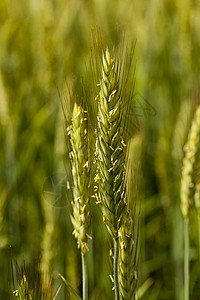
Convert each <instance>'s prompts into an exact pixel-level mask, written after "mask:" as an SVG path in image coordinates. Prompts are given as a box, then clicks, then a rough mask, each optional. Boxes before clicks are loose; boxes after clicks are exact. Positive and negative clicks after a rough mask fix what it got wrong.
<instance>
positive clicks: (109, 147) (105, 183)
mask: <svg viewBox="0 0 200 300" xmlns="http://www.w3.org/2000/svg"><path fill="white" fill-rule="evenodd" d="M121 105H122V102H121V99H120V93H119V85H118V74H117V64H116V63H115V61H114V59H112V58H111V56H110V53H109V51H108V49H107V50H106V52H105V55H103V64H102V80H101V82H100V93H99V97H98V117H97V120H98V127H97V141H96V162H97V175H96V178H95V181H96V183H97V184H98V185H97V189H98V191H97V193H96V198H97V203H101V204H102V205H101V206H102V210H103V221H104V223H105V224H106V225H107V228H108V230H109V232H110V234H111V236H112V237H113V238H117V237H118V230H119V228H120V226H121V224H122V220H123V214H124V211H125V206H126V203H125V200H126V199H125V198H126V192H125V186H126V184H125V158H126V145H125V143H124V141H123V138H122V126H121V121H122V115H121Z"/></svg>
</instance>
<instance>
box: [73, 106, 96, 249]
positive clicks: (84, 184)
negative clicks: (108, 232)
mask: <svg viewBox="0 0 200 300" xmlns="http://www.w3.org/2000/svg"><path fill="white" fill-rule="evenodd" d="M68 134H69V136H70V144H71V150H72V151H71V152H70V160H71V167H72V176H73V201H72V207H73V215H71V220H72V223H73V226H74V232H73V234H74V235H75V237H76V238H77V243H78V247H79V248H81V253H82V254H85V253H86V252H87V251H88V243H87V242H88V238H89V237H90V236H89V234H90V224H91V214H90V196H89V166H88V135H87V112H86V111H84V109H83V108H82V107H81V106H78V105H77V104H76V103H75V104H74V109H73V113H72V121H71V126H70V127H68Z"/></svg>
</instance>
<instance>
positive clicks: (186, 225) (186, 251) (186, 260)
mask: <svg viewBox="0 0 200 300" xmlns="http://www.w3.org/2000/svg"><path fill="white" fill-rule="evenodd" d="M184 240H185V247H184V294H185V300H189V220H188V219H187V218H185V219H184Z"/></svg>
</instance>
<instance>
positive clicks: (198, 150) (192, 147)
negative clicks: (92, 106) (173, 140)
mask: <svg viewBox="0 0 200 300" xmlns="http://www.w3.org/2000/svg"><path fill="white" fill-rule="evenodd" d="M184 151H185V157H184V159H183V168H182V178H181V193H180V196H181V211H182V214H183V217H184V223H185V224H184V240H185V247H184V274H185V275H184V278H185V284H184V285H185V300H189V213H190V208H191V206H192V205H193V203H194V200H195V203H196V205H197V206H198V193H199V191H198V176H196V175H197V168H198V166H199V155H200V106H199V107H198V108H197V110H196V113H195V116H194V119H193V121H192V125H191V128H190V131H189V135H188V140H187V143H186V145H185V147H184ZM195 187H196V192H195Z"/></svg>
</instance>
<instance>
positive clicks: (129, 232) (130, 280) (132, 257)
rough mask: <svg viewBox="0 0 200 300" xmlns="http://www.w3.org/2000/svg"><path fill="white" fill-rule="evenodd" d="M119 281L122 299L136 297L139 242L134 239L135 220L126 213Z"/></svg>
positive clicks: (122, 229)
mask: <svg viewBox="0 0 200 300" xmlns="http://www.w3.org/2000/svg"><path fill="white" fill-rule="evenodd" d="M119 244H120V251H119V253H120V255H119V282H120V296H121V298H120V299H122V300H131V299H134V295H135V288H136V284H137V272H136V255H137V251H136V249H137V245H136V244H137V242H136V241H134V227H133V220H132V218H131V216H130V215H129V214H127V215H126V219H125V222H124V224H123V225H122V227H121V229H120V231H119Z"/></svg>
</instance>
